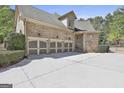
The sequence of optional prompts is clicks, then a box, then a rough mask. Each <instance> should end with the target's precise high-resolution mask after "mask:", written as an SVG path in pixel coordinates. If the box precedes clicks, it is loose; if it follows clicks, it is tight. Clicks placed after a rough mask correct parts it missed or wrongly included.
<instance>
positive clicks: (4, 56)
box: [0, 50, 24, 66]
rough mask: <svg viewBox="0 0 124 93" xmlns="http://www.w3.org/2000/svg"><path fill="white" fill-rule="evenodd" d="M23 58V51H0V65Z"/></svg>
mask: <svg viewBox="0 0 124 93" xmlns="http://www.w3.org/2000/svg"><path fill="white" fill-rule="evenodd" d="M23 58H24V51H22V50H18V51H2V52H1V53H0V66H4V65H10V64H13V63H16V62H17V61H19V60H20V59H23Z"/></svg>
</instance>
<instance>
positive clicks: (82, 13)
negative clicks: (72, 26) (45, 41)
mask: <svg viewBox="0 0 124 93" xmlns="http://www.w3.org/2000/svg"><path fill="white" fill-rule="evenodd" d="M10 7H11V8H12V9H14V8H15V6H10ZM34 7H36V8H39V9H42V10H45V11H47V12H49V13H55V12H56V13H58V14H60V15H63V14H65V13H67V12H69V11H71V10H73V11H74V12H75V14H76V15H77V17H78V18H85V19H87V18H90V17H95V16H103V17H105V16H106V15H107V14H108V13H112V12H113V11H115V10H116V9H117V8H119V7H122V6H121V5H34Z"/></svg>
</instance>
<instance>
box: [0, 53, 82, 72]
mask: <svg viewBox="0 0 124 93" xmlns="http://www.w3.org/2000/svg"><path fill="white" fill-rule="evenodd" d="M80 54H82V53H77V52H66V53H53V54H42V55H31V56H29V57H28V58H25V59H23V60H22V61H20V62H19V63H16V64H14V65H11V66H9V67H6V68H3V69H0V73H2V72H4V71H7V70H10V69H12V68H16V67H21V66H24V65H27V64H29V63H30V62H31V61H32V60H34V59H43V58H53V59H58V58H63V57H68V56H74V55H80Z"/></svg>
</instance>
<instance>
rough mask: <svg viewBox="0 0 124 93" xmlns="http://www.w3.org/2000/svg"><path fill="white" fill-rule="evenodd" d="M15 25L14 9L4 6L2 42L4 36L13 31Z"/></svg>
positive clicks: (0, 15)
mask: <svg viewBox="0 0 124 93" xmlns="http://www.w3.org/2000/svg"><path fill="white" fill-rule="evenodd" d="M13 25H14V11H13V10H11V9H10V7H9V6H2V7H1V8H0V42H3V39H4V37H6V36H7V34H8V33H9V32H12V31H13Z"/></svg>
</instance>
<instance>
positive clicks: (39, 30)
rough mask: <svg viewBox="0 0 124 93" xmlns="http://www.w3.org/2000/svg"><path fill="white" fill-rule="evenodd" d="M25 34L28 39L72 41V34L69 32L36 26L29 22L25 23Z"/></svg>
mask: <svg viewBox="0 0 124 93" xmlns="http://www.w3.org/2000/svg"><path fill="white" fill-rule="evenodd" d="M26 34H27V36H30V37H41V38H50V39H62V40H74V34H73V33H72V32H71V31H70V32H69V31H66V30H65V31H64V30H61V29H56V28H52V27H48V26H44V25H38V24H34V23H31V22H26Z"/></svg>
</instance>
